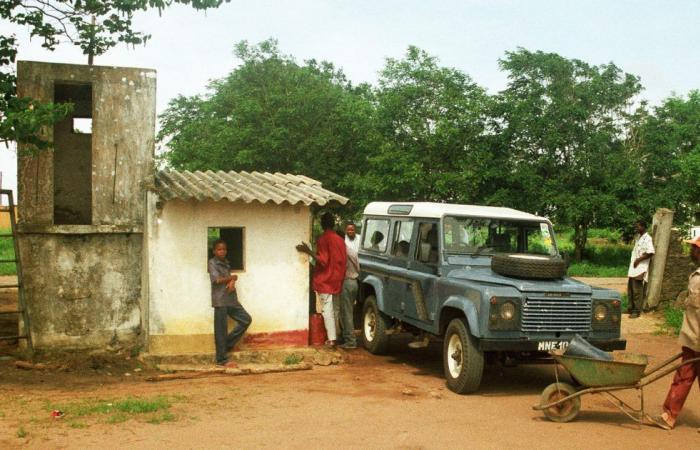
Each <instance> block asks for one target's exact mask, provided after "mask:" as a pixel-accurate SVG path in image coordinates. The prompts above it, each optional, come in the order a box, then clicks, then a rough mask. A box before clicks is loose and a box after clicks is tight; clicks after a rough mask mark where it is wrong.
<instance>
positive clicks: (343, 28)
mask: <svg viewBox="0 0 700 450" xmlns="http://www.w3.org/2000/svg"><path fill="white" fill-rule="evenodd" d="M699 23H700V2H697V1H692V0H688V1H681V0H671V1H669V0H666V1H643V0H637V1H627V0H616V1H612V0H606V1H602V0H601V1H585V0H577V1H573V0H571V1H568V0H558V1H554V0H553V1H544V0H521V1H515V0H462V1H442V2H441V1H437V0H434V1H432V2H426V1H418V0H402V1H396V0H390V1H389V0H386V1H383V0H374V1H360V0H355V1H352V2H349V1H340V0H327V1H321V0H317V1H312V0H307V1H293V0H287V1H279V0H278V1H271V0H251V1H238V0H232V1H231V2H230V3H226V4H224V5H222V6H221V7H220V8H218V9H214V10H209V11H207V12H199V11H195V10H193V9H191V8H188V7H186V6H181V5H177V6H174V7H171V8H168V9H166V10H163V11H162V13H161V14H160V16H159V14H158V12H157V11H151V12H145V13H140V14H137V15H136V16H135V19H134V28H135V29H136V30H141V31H145V32H147V33H150V34H151V35H152V38H151V40H150V41H149V42H148V44H147V45H146V46H139V47H136V48H127V47H126V46H119V47H116V48H114V49H112V50H110V52H108V53H107V54H105V55H102V56H99V57H96V58H95V64H97V65H117V66H127V67H145V68H152V69H156V70H157V73H158V88H157V111H158V113H161V112H163V110H164V109H165V108H166V107H167V104H168V101H169V100H171V99H172V98H174V97H176V96H177V95H180V94H182V95H194V94H199V93H203V92H205V86H206V84H207V82H208V81H209V80H212V79H216V78H220V77H223V76H225V75H226V74H227V73H229V72H230V71H231V70H232V69H233V68H235V67H236V65H237V64H238V61H237V60H236V59H235V57H234V55H233V47H234V44H235V43H237V42H239V41H242V40H247V41H249V42H250V43H258V42H260V41H263V40H265V39H268V38H276V39H277V40H278V41H279V46H280V49H281V51H282V52H283V53H285V54H289V55H292V56H294V57H295V58H296V59H297V60H299V61H303V60H305V59H310V58H315V59H317V60H328V61H331V62H333V63H334V64H335V65H336V66H337V67H340V68H342V69H343V71H344V72H345V74H346V75H347V76H348V78H349V79H350V80H352V81H353V82H354V83H360V82H369V83H374V82H375V81H376V79H377V72H378V71H379V70H380V69H381V68H382V66H383V64H384V61H385V59H386V58H401V57H402V56H403V54H404V53H405V51H406V48H407V47H408V46H409V45H416V46H418V47H420V48H421V49H423V50H426V51H427V52H428V53H430V54H431V55H433V56H436V57H437V58H438V59H439V61H440V64H442V65H444V66H450V67H455V68H457V69H459V70H461V71H463V72H465V73H467V74H469V75H470V76H471V77H472V78H473V80H474V81H475V82H477V83H478V84H479V85H481V86H483V87H485V88H486V89H487V90H488V91H489V92H490V93H496V92H498V91H500V90H501V89H503V88H505V86H506V83H507V78H506V76H505V74H504V73H502V72H501V71H500V70H499V68H498V59H499V58H501V57H503V56H504V54H505V52H507V51H511V50H515V49H517V48H518V47H524V48H526V49H528V50H533V51H535V50H542V51H546V52H555V53H559V54H560V55H562V56H564V57H567V58H577V59H581V60H583V61H586V62H588V63H590V64H595V65H597V64H605V63H609V62H613V63H615V64H616V65H617V66H618V67H620V68H622V70H624V71H626V72H629V73H632V74H635V75H638V76H640V77H641V81H642V85H643V86H644V87H645V91H644V92H643V93H642V97H643V98H645V99H647V100H649V102H650V103H651V104H652V105H654V104H659V103H660V102H661V100H663V99H664V98H666V97H668V96H669V95H671V94H676V95H685V94H687V93H688V92H689V91H690V90H692V89H699V88H700V52H699V51H698V45H700V26H698V24H699ZM0 30H1V33H2V34H6V33H7V30H10V32H14V33H15V34H16V35H17V37H18V40H19V43H20V45H19V55H18V59H21V60H33V61H48V62H62V63H75V64H84V63H86V62H87V57H86V56H84V55H81V54H80V51H79V50H78V49H75V48H72V47H71V46H70V45H69V44H65V45H63V46H61V47H59V48H58V49H57V50H56V51H54V52H49V51H47V50H44V49H42V48H41V46H40V42H38V40H34V41H32V40H30V39H29V35H28V32H27V31H26V29H24V28H18V27H14V26H11V25H9V24H7V23H3V22H2V21H0ZM15 161H16V154H15V152H14V149H13V148H10V149H6V148H2V147H0V171H2V173H3V180H2V183H3V187H5V188H7V187H11V188H13V189H14V188H15V186H16V168H15V166H16V162H15Z"/></svg>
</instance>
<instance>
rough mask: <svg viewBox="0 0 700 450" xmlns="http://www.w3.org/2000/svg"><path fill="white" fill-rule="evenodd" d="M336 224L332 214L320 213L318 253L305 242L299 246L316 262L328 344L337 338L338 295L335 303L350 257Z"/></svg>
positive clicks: (316, 281)
mask: <svg viewBox="0 0 700 450" xmlns="http://www.w3.org/2000/svg"><path fill="white" fill-rule="evenodd" d="M334 225H335V219H334V218H333V215H332V214H331V213H325V214H323V216H321V227H322V228H323V234H321V236H320V237H319V238H318V241H317V242H316V254H315V255H314V253H313V252H312V251H311V249H310V248H309V246H308V245H307V244H306V243H305V242H304V243H301V244H299V245H297V246H296V249H297V250H298V251H300V252H302V253H306V254H307V255H309V256H310V257H311V258H312V259H313V260H315V261H316V265H315V266H314V274H313V279H312V284H313V288H314V291H316V293H317V294H318V298H319V301H320V303H321V309H322V314H323V323H324V325H325V327H326V334H327V336H328V341H326V344H327V345H330V346H333V345H335V340H336V328H335V319H336V318H335V312H334V310H333V303H334V300H333V297H336V300H335V302H338V300H337V297H338V295H339V294H340V292H341V290H342V286H343V280H344V279H345V260H346V258H347V252H346V250H345V242H343V238H341V237H340V236H338V234H337V233H336V232H335V231H334V230H333V226H334Z"/></svg>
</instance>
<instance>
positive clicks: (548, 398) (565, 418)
mask: <svg viewBox="0 0 700 450" xmlns="http://www.w3.org/2000/svg"><path fill="white" fill-rule="evenodd" d="M575 392H576V389H575V388H574V387H573V386H571V385H570V384H567V383H552V384H550V385H549V386H547V387H546V388H545V389H544V391H542V397H541V398H540V405H547V404H549V403H554V402H556V401H558V400H561V399H563V398H566V397H568V396H569V395H571V394H573V393H575ZM580 410H581V397H574V398H572V399H569V400H566V401H565V402H561V403H557V404H556V405H552V406H550V407H549V408H545V409H543V410H542V412H544V415H545V416H546V417H547V418H548V419H549V420H551V421H552V422H569V421H571V420H573V419H575V418H576V416H577V415H578V412H579V411H580Z"/></svg>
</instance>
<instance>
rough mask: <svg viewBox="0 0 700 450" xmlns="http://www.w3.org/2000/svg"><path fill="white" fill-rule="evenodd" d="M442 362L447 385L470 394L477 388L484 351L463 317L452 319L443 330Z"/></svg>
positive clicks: (482, 370) (481, 370)
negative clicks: (477, 343) (479, 346)
mask: <svg viewBox="0 0 700 450" xmlns="http://www.w3.org/2000/svg"><path fill="white" fill-rule="evenodd" d="M442 348H443V352H442V362H443V367H444V369H445V378H446V379H447V387H448V388H449V389H450V390H451V391H452V392H456V393H458V394H470V393H472V392H475V391H477V390H478V389H479V385H480V384H481V376H482V375H483V373H484V352H482V351H481V350H479V348H478V347H477V345H476V339H475V338H474V336H472V335H471V334H469V327H468V325H467V322H466V320H465V319H461V318H458V319H452V321H451V322H450V324H449V325H448V326H447V331H446V332H445V341H444V343H443V346H442Z"/></svg>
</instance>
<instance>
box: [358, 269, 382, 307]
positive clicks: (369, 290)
mask: <svg viewBox="0 0 700 450" xmlns="http://www.w3.org/2000/svg"><path fill="white" fill-rule="evenodd" d="M361 291H362V295H361V298H362V302H363V303H364V301H365V299H366V298H367V297H368V296H370V295H374V298H375V299H376V300H377V307H378V308H379V310H380V311H382V312H383V311H386V309H385V308H384V283H383V282H382V280H380V279H379V278H378V277H376V276H374V275H367V276H366V277H365V278H364V279H363V280H362V289H361Z"/></svg>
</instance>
